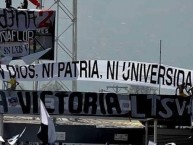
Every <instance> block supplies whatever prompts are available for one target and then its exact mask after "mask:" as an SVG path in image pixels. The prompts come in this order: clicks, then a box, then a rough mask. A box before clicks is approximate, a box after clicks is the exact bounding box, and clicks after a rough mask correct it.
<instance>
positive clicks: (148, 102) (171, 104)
mask: <svg viewBox="0 0 193 145" xmlns="http://www.w3.org/2000/svg"><path fill="white" fill-rule="evenodd" d="M130 99H131V116H132V118H138V119H146V118H157V119H167V120H170V119H172V120H174V119H176V120H188V121H189V122H190V115H191V107H192V104H191V97H181V96H175V95H147V94H131V95H130Z"/></svg>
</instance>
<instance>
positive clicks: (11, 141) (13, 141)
mask: <svg viewBox="0 0 193 145" xmlns="http://www.w3.org/2000/svg"><path fill="white" fill-rule="evenodd" d="M25 130H26V127H25V128H24V130H23V131H22V132H21V133H20V134H17V135H15V136H13V137H12V138H10V139H8V140H7V142H8V143H9V144H10V145H14V144H15V143H16V142H17V140H18V139H19V138H20V137H21V136H22V135H23V133H24V132H25Z"/></svg>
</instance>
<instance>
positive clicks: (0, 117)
mask: <svg viewBox="0 0 193 145" xmlns="http://www.w3.org/2000/svg"><path fill="white" fill-rule="evenodd" d="M0 124H1V125H0V136H3V114H0ZM0 144H2V143H0Z"/></svg>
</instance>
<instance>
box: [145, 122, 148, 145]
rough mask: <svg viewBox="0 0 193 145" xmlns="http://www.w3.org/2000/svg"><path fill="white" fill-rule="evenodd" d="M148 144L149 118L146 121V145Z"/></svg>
mask: <svg viewBox="0 0 193 145" xmlns="http://www.w3.org/2000/svg"><path fill="white" fill-rule="evenodd" d="M147 144H148V120H146V121H145V145H147Z"/></svg>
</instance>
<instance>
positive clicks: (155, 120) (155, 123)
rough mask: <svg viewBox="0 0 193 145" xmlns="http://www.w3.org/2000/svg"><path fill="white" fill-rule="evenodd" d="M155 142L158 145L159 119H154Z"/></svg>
mask: <svg viewBox="0 0 193 145" xmlns="http://www.w3.org/2000/svg"><path fill="white" fill-rule="evenodd" d="M154 142H155V143H157V119H154Z"/></svg>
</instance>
